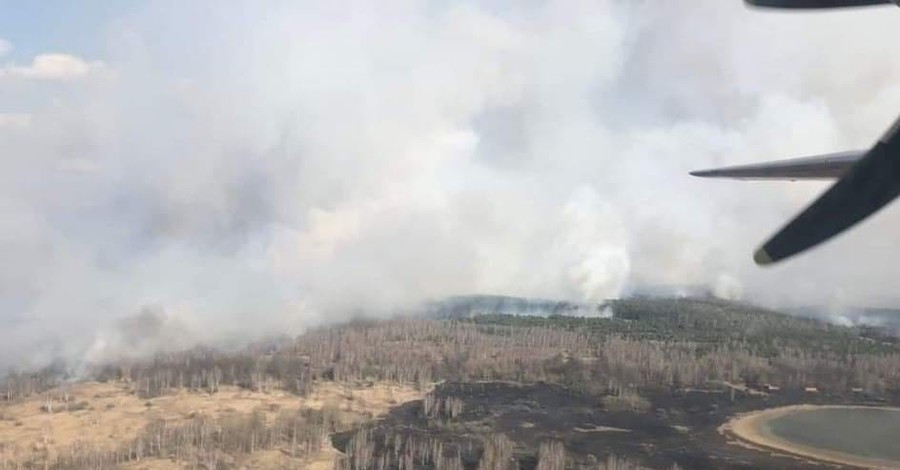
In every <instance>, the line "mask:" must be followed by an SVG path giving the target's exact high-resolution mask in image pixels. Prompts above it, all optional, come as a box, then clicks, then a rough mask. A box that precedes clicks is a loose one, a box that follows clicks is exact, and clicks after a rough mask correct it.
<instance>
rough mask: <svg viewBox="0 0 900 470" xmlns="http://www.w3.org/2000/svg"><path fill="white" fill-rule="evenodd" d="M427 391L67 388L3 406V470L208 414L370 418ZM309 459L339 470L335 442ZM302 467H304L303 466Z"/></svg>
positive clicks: (147, 464)
mask: <svg viewBox="0 0 900 470" xmlns="http://www.w3.org/2000/svg"><path fill="white" fill-rule="evenodd" d="M423 394H424V393H423V392H420V391H417V390H416V389H415V388H413V387H410V386H402V385H396V384H387V383H374V384H361V385H358V386H348V385H339V384H336V383H334V382H322V383H319V384H317V385H316V387H315V388H314V389H313V390H312V392H311V393H310V394H309V395H308V396H306V397H298V396H296V395H292V394H289V393H286V392H283V391H280V390H272V391H269V392H255V391H250V390H245V389H240V388H237V387H230V386H226V387H222V388H221V389H220V390H219V391H217V392H216V393H214V394H209V393H199V392H192V391H186V390H183V391H180V392H178V393H173V394H169V395H164V396H160V397H155V398H150V399H142V398H139V397H138V396H137V395H136V394H135V393H134V392H133V390H132V388H131V385H130V384H127V383H121V382H120V383H97V382H86V383H76V384H70V385H66V386H64V387H60V388H56V389H52V390H49V391H47V392H45V393H42V394H40V395H36V396H33V397H30V398H28V399H25V400H22V401H19V402H16V403H11V404H7V405H3V406H0V417H2V419H0V468H2V467H4V466H13V465H14V464H15V462H21V461H22V460H23V459H25V460H27V459H28V458H32V457H33V456H35V455H42V456H46V457H49V458H50V459H53V458H55V457H56V456H57V455H58V454H59V453H60V452H66V451H69V450H70V449H72V448H74V447H81V448H93V449H97V450H105V451H108V452H111V451H114V450H115V449H116V448H119V447H121V446H123V445H126V443H128V442H129V441H130V440H132V439H135V438H136V437H137V436H138V435H139V434H140V433H141V432H143V431H144V429H145V428H146V427H147V426H148V425H149V424H150V423H152V422H154V421H159V420H163V421H165V422H166V423H167V424H168V425H171V426H177V425H179V424H181V423H189V422H190V421H191V420H193V419H195V418H197V417H198V416H200V415H202V416H205V417H208V418H211V419H213V420H216V419H221V418H225V417H228V416H237V415H242V414H248V413H253V412H256V411H261V412H262V413H264V415H265V417H266V419H267V420H270V421H271V420H273V419H275V417H276V415H277V414H278V413H280V412H284V411H290V410H303V409H306V410H322V409H325V408H331V409H334V410H338V411H340V412H344V413H352V414H355V415H359V416H360V419H364V420H367V419H370V418H371V417H374V416H378V415H381V414H384V413H385V412H387V411H388V410H389V409H390V407H391V406H394V405H397V404H401V403H404V402H408V401H411V400H415V399H419V398H421V397H422V396H423ZM324 444H325V445H324V447H323V449H322V450H320V451H319V452H317V453H315V454H314V455H312V456H308V457H307V458H306V460H304V461H305V462H306V463H307V464H308V466H309V467H310V468H323V469H324V468H332V467H333V462H334V457H335V455H336V452H335V451H334V449H333V448H332V447H331V446H330V443H328V442H327V441H324ZM247 460H248V464H249V465H250V466H251V467H252V468H282V467H283V466H284V465H287V464H289V463H290V462H289V461H290V460H292V458H291V457H290V456H287V455H285V454H283V453H282V452H280V451H277V450H267V451H259V452H255V453H252V454H251V455H249V456H248V457H247ZM295 463H296V462H295ZM173 466H177V464H176V463H175V462H172V461H170V460H162V461H159V459H143V460H141V461H139V462H132V463H129V464H127V465H125V467H126V468H133V469H148V470H152V469H155V468H173Z"/></svg>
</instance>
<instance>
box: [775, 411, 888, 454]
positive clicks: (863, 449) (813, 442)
mask: <svg viewBox="0 0 900 470" xmlns="http://www.w3.org/2000/svg"><path fill="white" fill-rule="evenodd" d="M759 431H760V432H761V434H763V435H767V437H770V438H774V439H777V440H781V441H787V442H790V443H792V444H794V445H799V446H802V447H806V448H814V449H821V450H825V451H830V452H838V453H841V454H846V455H849V456H854V457H861V458H865V459H878V460H885V461H897V462H900V410H898V409H888V408H864V407H823V408H814V409H800V410H796V411H791V412H788V413H785V414H782V415H780V416H776V417H773V418H772V419H770V420H766V421H765V422H763V423H761V426H760V429H759Z"/></svg>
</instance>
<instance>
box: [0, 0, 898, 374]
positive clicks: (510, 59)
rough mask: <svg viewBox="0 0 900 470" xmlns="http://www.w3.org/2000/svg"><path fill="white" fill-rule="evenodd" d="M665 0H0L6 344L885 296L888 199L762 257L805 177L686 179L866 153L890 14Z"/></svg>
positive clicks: (22, 351) (889, 289)
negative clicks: (465, 313) (467, 313)
mask: <svg viewBox="0 0 900 470" xmlns="http://www.w3.org/2000/svg"><path fill="white" fill-rule="evenodd" d="M674 3H675V2H672V4H669V3H668V2H665V3H663V2H657V1H651V0H645V1H624V0H594V1H588V0H571V1H565V2H562V1H537V0H535V1H527V2H521V1H517V2H503V1H491V2H477V1H473V2H445V1H424V0H396V1H385V2H377V5H376V4H372V3H371V2H362V1H360V2H353V1H351V2H345V3H342V4H341V5H335V4H333V2H323V1H314V0H310V1H300V2H294V1H291V2H288V1H241V0H235V1H231V2H216V1H211V0H210V1H204V0H199V1H195V2H187V3H185V2H175V1H150V2H138V1H130V2H100V1H85V2H63V1H48V2H24V1H21V2H18V1H2V0H0V13H2V14H0V162H2V165H3V167H4V171H3V172H0V213H2V214H3V217H2V219H0V259H2V260H4V262H3V263H2V265H0V323H2V325H3V328H2V329H0V358H2V360H0V366H2V365H4V364H13V363H14V364H24V365H28V364H39V363H41V362H46V361H47V360H51V359H53V358H54V357H57V356H62V357H66V358H76V359H78V360H100V359H102V358H104V357H109V356H110V355H116V354H125V353H142V352H146V351H152V350H153V349H155V348H158V347H160V346H161V345H165V346H167V347H183V346H189V345H190V344H192V343H193V342H197V341H215V340H220V339H222V338H229V339H235V338H238V339H240V338H251V337H256V336H259V335H265V334H271V333H287V334H295V333H299V332H302V331H303V330H304V329H305V328H309V327H311V326H315V325H321V324H328V323H332V322H336V321H341V320H343V319H347V318H349V317H351V316H355V315H369V316H382V315H388V314H390V313H392V312H396V311H400V310H403V309H405V308H407V307H408V306H409V305H414V304H415V303H417V302H421V301H423V300H429V299H438V298H442V297H445V296H449V295H462V294H476V293H485V294H505V295H520V296H529V297H549V298H559V299H569V300H576V301H586V302H595V301H600V300H602V299H606V298H611V297H617V296H620V295H626V294H627V293H628V292H629V291H631V290H634V289H636V288H638V287H640V286H645V285H698V284H703V285H710V286H712V287H713V288H715V289H716V291H717V292H719V293H720V294H721V295H723V296H726V297H734V298H741V299H744V300H748V301H751V302H756V303H761V304H764V305H775V306H781V305H809V304H815V305H823V306H827V307H829V308H833V309H840V308H843V307H846V306H853V305H881V306H895V305H896V301H897V299H898V298H900V297H898V295H897V291H896V288H895V286H896V285H898V284H897V282H896V281H895V279H896V278H897V275H898V274H900V272H898V270H900V268H896V266H900V249H898V248H897V247H896V243H894V237H893V236H894V234H895V233H897V232H896V229H897V228H900V210H898V209H897V208H896V207H888V208H887V209H885V210H884V211H883V212H881V213H879V214H878V215H877V216H876V217H875V218H873V219H872V220H870V221H867V222H866V223H864V224H862V225H861V226H860V227H858V228H855V229H853V230H852V231H851V232H849V233H848V234H846V235H844V236H841V237H840V238H838V239H836V240H835V241H833V242H829V243H827V244H826V245H824V246H822V247H821V248H818V249H816V250H814V251H811V252H810V253H808V254H804V255H802V256H800V257H798V258H796V259H792V260H790V261H788V262H786V263H784V264H783V265H779V266H777V267H774V268H768V269H762V268H758V267H756V266H755V265H754V264H753V262H752V257H751V255H752V253H753V251H754V249H755V248H756V247H757V246H758V245H759V244H760V243H761V242H762V241H764V240H765V239H766V238H767V237H768V236H769V235H771V234H772V233H774V232H775V231H776V230H777V229H778V228H780V227H781V225H782V224H784V223H785V222H786V221H787V220H788V219H789V218H790V217H792V216H793V215H794V214H795V213H797V212H798V211H799V210H801V209H802V208H803V207H804V206H805V205H806V204H808V202H809V201H811V200H812V199H813V198H814V197H815V196H816V195H817V194H819V193H820V192H821V191H822V190H823V189H824V188H825V187H826V186H825V184H824V183H785V182H776V183H762V182H755V183H751V182H736V181H709V180H701V179H697V178H692V177H690V176H688V174H687V173H688V172H689V171H691V170H695V169H702V168H707V167H713V166H720V165H732V164H741V163H749V162H756V161H765V160H772V159H778V158H786V157H792V156H804V155H813V154H818V153H827V152H833V151H839V150H848V149H856V148H865V147H867V146H868V145H871V143H872V142H874V141H875V140H876V139H877V137H878V136H879V135H880V134H881V133H882V132H883V131H884V129H886V128H887V127H888V126H889V125H890V123H891V122H892V121H893V120H894V119H895V118H896V116H897V114H898V113H900V57H898V56H897V55H896V54H894V53H893V50H892V48H893V46H892V45H893V44H895V40H894V39H895V36H896V34H897V33H896V31H898V30H900V29H898V23H900V12H898V11H895V10H896V9H895V8H891V7H884V8H872V9H859V10H852V11H835V12H819V13H782V12H771V11H761V10H753V9H747V8H745V7H744V6H743V5H742V3H741V2H739V1H737V0H734V1H724V0H698V1H695V2H690V3H685V2H680V3H681V4H679V5H675V4H674ZM123 325H124V326H123ZM134 325H139V326H140V328H144V327H145V325H153V326H152V327H150V326H147V327H146V329H147V331H148V333H147V335H146V336H147V338H146V340H144V341H137V340H136V339H135V336H134V335H133V334H132V333H133V329H134V328H135V326H134ZM124 330H128V331H129V332H130V333H128V334H125V333H123V331H124Z"/></svg>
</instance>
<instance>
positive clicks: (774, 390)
mask: <svg viewBox="0 0 900 470" xmlns="http://www.w3.org/2000/svg"><path fill="white" fill-rule="evenodd" d="M763 390H764V391H766V392H769V393H778V392H780V391H781V387H779V386H778V385H772V384H765V385H763Z"/></svg>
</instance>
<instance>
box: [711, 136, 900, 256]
mask: <svg viewBox="0 0 900 470" xmlns="http://www.w3.org/2000/svg"><path fill="white" fill-rule="evenodd" d="M694 174H695V175H697V176H722V177H753V176H756V177H759V176H760V175H762V176H764V177H767V178H777V177H781V178H785V177H786V178H787V179H799V178H798V176H797V175H804V176H806V177H809V175H813V176H812V177H822V178H825V177H840V179H839V180H838V181H837V182H836V183H835V184H834V185H832V186H831V187H830V188H828V190H826V191H825V193H823V194H822V195H821V196H819V198H818V199H816V200H815V201H814V202H813V203H812V204H810V206H809V207H807V208H806V209H805V210H804V211H803V212H801V213H800V214H799V215H797V216H796V217H794V219H793V220H791V221H790V222H789V223H788V224H787V225H785V226H784V228H782V229H781V230H780V231H779V232H778V233H776V234H775V235H774V236H773V237H772V238H770V239H769V241H767V242H766V243H765V244H764V245H763V246H762V248H760V249H759V250H757V251H756V253H755V254H754V255H753V259H754V261H756V263H757V264H760V265H767V264H772V263H775V262H778V261H781V260H783V259H786V258H789V257H791V256H794V255H796V254H798V253H801V252H803V251H805V250H807V249H809V248H812V247H814V246H816V245H818V244H820V243H822V242H824V241H826V240H828V239H830V238H832V237H833V236H835V235H838V234H839V233H841V232H843V231H844V230H847V229H848V228H850V227H852V226H854V225H856V223H857V222H860V221H862V220H863V219H865V218H867V217H869V216H870V215H872V214H874V213H875V212H877V211H878V210H880V209H881V208H882V207H884V206H885V205H887V204H888V203H889V202H891V201H893V200H894V199H895V198H896V197H897V196H898V195H900V119H898V120H897V121H896V122H895V123H894V124H893V125H892V126H891V128H890V129H888V131H887V132H886V133H885V134H884V136H883V137H882V138H881V139H880V140H879V141H878V142H876V143H875V146H873V147H872V148H871V149H870V150H868V151H865V152H845V153H842V154H831V155H824V156H821V157H809V158H804V159H797V160H787V161H784V162H776V163H772V164H761V165H748V166H742V167H733V168H723V169H720V170H707V171H700V172H694Z"/></svg>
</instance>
